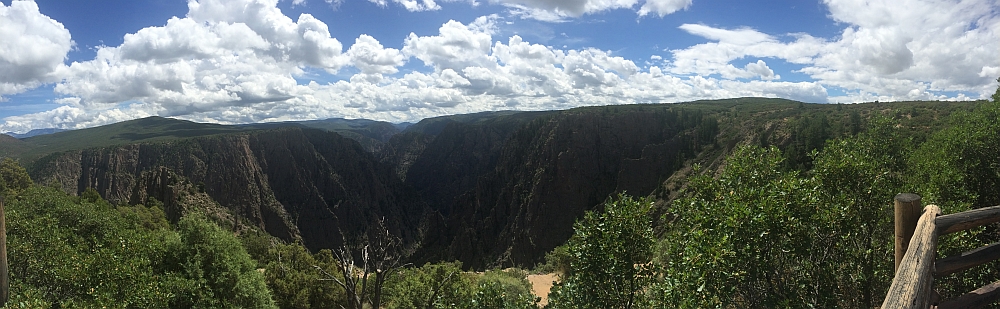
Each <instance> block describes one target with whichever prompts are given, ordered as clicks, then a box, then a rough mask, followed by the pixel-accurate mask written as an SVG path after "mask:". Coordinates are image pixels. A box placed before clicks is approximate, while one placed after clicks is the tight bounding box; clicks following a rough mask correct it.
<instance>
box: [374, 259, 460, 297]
mask: <svg viewBox="0 0 1000 309" xmlns="http://www.w3.org/2000/svg"><path fill="white" fill-rule="evenodd" d="M392 279H393V280H392V281H390V283H389V285H388V286H387V287H386V296H387V297H386V298H387V300H388V301H387V303H386V305H387V306H386V307H387V308H392V309H395V308H404V309H444V308H468V307H469V306H470V304H471V302H470V300H471V299H472V298H473V295H474V293H475V290H474V288H473V286H474V283H473V281H472V279H471V278H470V277H469V276H467V275H466V274H464V273H462V263H461V262H457V261H456V262H448V263H436V264H431V263H427V264H424V266H421V267H416V268H406V269H403V270H401V271H399V272H398V273H395V274H393V275H392Z"/></svg>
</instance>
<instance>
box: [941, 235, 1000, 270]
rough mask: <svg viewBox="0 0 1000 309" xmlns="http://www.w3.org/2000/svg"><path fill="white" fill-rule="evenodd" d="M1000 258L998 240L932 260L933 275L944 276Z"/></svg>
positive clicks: (999, 243)
mask: <svg viewBox="0 0 1000 309" xmlns="http://www.w3.org/2000/svg"><path fill="white" fill-rule="evenodd" d="M998 258H1000V242H996V243H993V244H991V245H988V246H982V247H979V248H977V249H975V250H972V251H966V252H962V253H961V254H959V255H954V256H949V257H946V258H943V259H939V260H937V261H936V262H934V277H944V276H947V275H950V274H953V273H957V272H960V271H963V270H966V269H969V268H973V267H976V266H979V265H983V264H985V263H988V262H991V261H993V260H995V259H998Z"/></svg>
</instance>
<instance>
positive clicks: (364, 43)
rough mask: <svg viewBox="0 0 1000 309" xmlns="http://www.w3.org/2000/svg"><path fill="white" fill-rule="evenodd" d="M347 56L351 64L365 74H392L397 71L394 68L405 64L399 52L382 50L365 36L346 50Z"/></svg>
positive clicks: (376, 42) (375, 42)
mask: <svg viewBox="0 0 1000 309" xmlns="http://www.w3.org/2000/svg"><path fill="white" fill-rule="evenodd" d="M347 56H349V57H351V64H352V65H354V66H355V67H357V68H358V69H361V72H362V73H365V74H375V73H378V74H393V73H396V72H398V71H399V70H398V69H396V67H398V66H401V65H403V63H404V62H405V58H403V54H401V53H400V52H399V50H397V49H394V48H384V47H382V44H381V43H379V42H378V40H376V39H375V38H373V37H371V36H369V35H367V34H362V35H361V36H360V37H358V38H357V40H355V41H354V45H351V48H350V49H348V50H347Z"/></svg>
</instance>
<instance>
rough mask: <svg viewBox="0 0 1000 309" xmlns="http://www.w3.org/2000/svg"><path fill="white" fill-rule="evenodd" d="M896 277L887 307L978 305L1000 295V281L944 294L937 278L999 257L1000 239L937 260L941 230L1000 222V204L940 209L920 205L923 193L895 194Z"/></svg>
mask: <svg viewBox="0 0 1000 309" xmlns="http://www.w3.org/2000/svg"><path fill="white" fill-rule="evenodd" d="M895 219H896V221H895V227H896V277H895V278H893V280H892V285H891V286H890V287H889V293H888V294H886V296H885V301H883V302H882V309H888V308H920V309H926V308H940V309H944V308H978V307H983V306H986V305H989V304H992V303H995V302H997V301H998V300H1000V281H996V282H993V283H991V284H988V285H986V286H984V287H981V288H979V289H977V290H975V291H972V292H969V293H966V294H964V295H962V296H959V297H956V298H953V299H948V300H944V301H942V300H940V296H939V295H938V293H937V292H936V291H934V288H933V285H934V278H935V277H941V276H946V275H950V274H953V273H957V272H960V271H963V270H966V269H969V268H972V267H975V266H979V265H982V264H985V263H988V262H990V261H993V260H995V259H997V258H1000V243H994V244H991V245H987V246H983V247H980V248H978V249H975V250H972V251H968V252H964V253H962V254H959V255H956V256H949V257H946V258H942V259H937V260H935V256H936V253H937V240H938V236H940V235H946V234H950V233H954V232H959V231H964V230H968V229H971V228H974V227H979V226H983V225H986V224H990V223H994V222H1000V206H993V207H986V208H980V209H975V210H970V211H966V212H961V213H957V214H950V215H941V209H939V208H938V207H937V206H934V205H927V207H924V208H923V212H922V213H921V210H920V196H918V195H916V194H910V193H902V194H899V195H896V199H895Z"/></svg>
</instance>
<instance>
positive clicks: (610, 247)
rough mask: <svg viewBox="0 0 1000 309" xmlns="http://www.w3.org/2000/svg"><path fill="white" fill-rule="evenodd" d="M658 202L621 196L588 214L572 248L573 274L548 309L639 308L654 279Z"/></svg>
mask: <svg viewBox="0 0 1000 309" xmlns="http://www.w3.org/2000/svg"><path fill="white" fill-rule="evenodd" d="M651 205H652V202H651V201H649V200H645V199H633V198H631V197H628V196H625V195H619V196H618V199H617V200H608V202H605V203H604V205H603V206H604V210H603V211H600V212H598V211H591V212H588V213H587V214H586V215H585V216H584V218H583V220H581V221H578V222H577V223H576V224H575V225H574V227H573V228H574V234H573V237H571V238H570V240H569V241H568V242H567V247H568V249H569V250H568V251H569V254H570V257H571V258H570V271H569V272H568V273H567V274H566V280H564V281H563V282H560V283H558V284H556V285H555V286H553V288H552V291H551V292H550V294H549V304H548V305H547V306H546V308H634V307H641V306H643V305H644V304H645V303H646V297H645V296H646V295H645V290H646V289H647V288H648V287H649V285H650V283H651V282H652V281H653V279H654V277H653V276H654V269H653V268H654V265H653V264H652V263H651V261H652V257H653V252H652V248H653V230H652V227H651V225H650V218H649V216H648V215H647V214H648V213H649V209H650V207H651Z"/></svg>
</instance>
